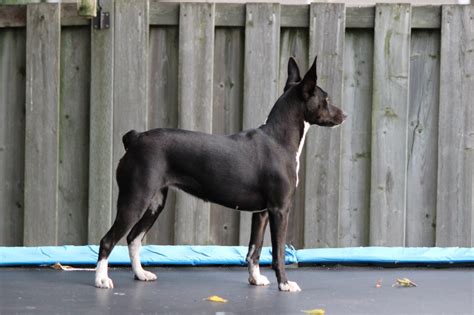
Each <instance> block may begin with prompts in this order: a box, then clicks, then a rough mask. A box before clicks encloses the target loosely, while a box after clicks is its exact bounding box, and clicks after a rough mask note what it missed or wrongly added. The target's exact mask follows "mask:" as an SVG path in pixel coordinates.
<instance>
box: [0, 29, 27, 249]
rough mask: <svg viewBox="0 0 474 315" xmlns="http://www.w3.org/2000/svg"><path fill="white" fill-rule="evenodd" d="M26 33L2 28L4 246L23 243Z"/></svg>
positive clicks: (0, 230)
mask: <svg viewBox="0 0 474 315" xmlns="http://www.w3.org/2000/svg"><path fill="white" fill-rule="evenodd" d="M25 35H26V32H25V30H22V29H0V183H2V185H0V246H21V245H23V205H24V193H23V185H24V170H25V114H24V111H25V66H26V64H25V54H26V48H25V46H26V36H25Z"/></svg>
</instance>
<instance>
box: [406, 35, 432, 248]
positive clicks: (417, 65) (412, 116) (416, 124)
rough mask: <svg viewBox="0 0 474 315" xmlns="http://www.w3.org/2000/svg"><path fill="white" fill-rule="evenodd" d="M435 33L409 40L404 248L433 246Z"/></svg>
mask: <svg viewBox="0 0 474 315" xmlns="http://www.w3.org/2000/svg"><path fill="white" fill-rule="evenodd" d="M439 41H440V36H439V32H438V31H436V30H415V31H414V32H413V33H412V38H411V58H410V109H409V113H408V122H409V125H408V166H407V168H408V170H407V172H408V173H407V229H406V231H407V232H406V235H407V236H406V237H407V239H406V245H407V246H434V245H435V233H436V229H435V227H436V226H435V223H436V189H437V188H436V186H437V169H438V114H439V59H440V58H439V53H440V52H439V47H440V42H439Z"/></svg>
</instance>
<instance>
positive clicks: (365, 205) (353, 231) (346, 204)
mask: <svg viewBox="0 0 474 315" xmlns="http://www.w3.org/2000/svg"><path fill="white" fill-rule="evenodd" d="M373 43H374V38H373V35H372V34H371V32H367V31H362V32H361V31H360V30H348V31H347V33H346V41H345V47H344V50H345V53H344V92H343V94H344V110H345V111H347V113H349V117H347V119H346V121H345V122H344V125H343V126H342V135H341V170H340V172H341V175H340V178H341V183H340V188H339V189H340V194H339V198H340V199H339V226H338V227H339V237H338V238H339V240H338V241H339V244H338V245H339V246H340V247H353V246H367V245H368V244H369V228H370V225H369V217H370V213H369V211H370V140H371V121H372V118H371V114H372V82H373V80H372V62H373V47H374V44H373Z"/></svg>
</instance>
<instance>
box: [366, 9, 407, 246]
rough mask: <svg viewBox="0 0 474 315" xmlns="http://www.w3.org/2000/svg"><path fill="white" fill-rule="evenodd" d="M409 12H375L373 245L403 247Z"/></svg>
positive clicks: (394, 10)
mask: <svg viewBox="0 0 474 315" xmlns="http://www.w3.org/2000/svg"><path fill="white" fill-rule="evenodd" d="M410 11H411V8H410V6H409V5H406V4H400V5H385V4H381V5H377V7H376V12H375V35H374V45H375V46H374V77H373V78H374V87H373V103H372V179H371V198H370V226H371V229H370V244H371V245H381V246H404V245H405V229H406V224H405V223H406V222H405V220H406V180H407V179H406V174H407V171H406V165H407V164H406V161H407V126H408V92H409V86H408V83H409V80H408V77H409V74H410V73H409V71H410V70H409V69H410V15H411V12H410Z"/></svg>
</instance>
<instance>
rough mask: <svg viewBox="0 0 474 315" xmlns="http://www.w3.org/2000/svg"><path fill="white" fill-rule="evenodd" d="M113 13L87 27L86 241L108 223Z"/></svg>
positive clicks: (106, 3) (108, 4)
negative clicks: (101, 24) (100, 25)
mask: <svg viewBox="0 0 474 315" xmlns="http://www.w3.org/2000/svg"><path fill="white" fill-rule="evenodd" d="M102 7H103V9H104V10H105V11H108V12H114V4H113V0H103V1H102ZM114 18H115V17H114V15H113V14H111V15H110V28H109V29H106V30H96V29H94V28H92V27H91V35H90V36H91V61H90V65H91V70H90V75H91V78H90V127H89V128H90V129H89V130H90V131H89V134H90V141H89V215H88V232H87V241H88V243H89V244H99V242H100V240H101V238H102V237H103V236H104V235H105V233H106V232H107V231H108V229H109V228H110V225H111V221H112V209H113V208H114V205H115V204H114V202H113V201H112V187H113V186H112V183H113V181H114V169H115V165H114V162H113V161H114V160H113V146H112V145H113V140H112V139H113V102H114V101H113V95H114Z"/></svg>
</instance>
